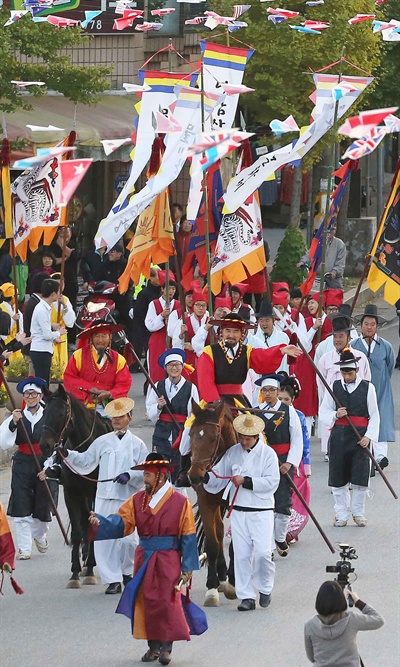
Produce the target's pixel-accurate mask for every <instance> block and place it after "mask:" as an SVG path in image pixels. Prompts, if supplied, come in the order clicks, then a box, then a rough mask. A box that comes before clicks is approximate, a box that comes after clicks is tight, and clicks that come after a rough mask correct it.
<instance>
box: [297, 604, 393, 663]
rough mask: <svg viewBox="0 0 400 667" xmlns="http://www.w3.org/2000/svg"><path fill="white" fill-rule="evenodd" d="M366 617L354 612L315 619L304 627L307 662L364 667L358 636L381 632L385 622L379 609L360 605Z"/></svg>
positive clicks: (316, 617) (358, 605) (315, 617)
mask: <svg viewBox="0 0 400 667" xmlns="http://www.w3.org/2000/svg"><path fill="white" fill-rule="evenodd" d="M357 607H359V608H360V609H361V611H362V614H357V613H354V612H352V611H350V612H347V611H346V612H343V613H342V614H333V615H332V616H319V615H318V616H313V618H311V619H310V620H309V621H307V623H306V624H305V626H304V643H305V647H306V653H307V658H308V659H309V660H310V662H312V663H313V664H314V665H315V667H360V658H359V655H358V649H357V641H356V640H357V632H359V631H362V630H377V629H378V628H380V627H382V625H383V624H384V620H383V618H382V616H381V615H380V614H378V612H377V611H375V609H372V607H370V606H369V605H367V604H365V603H364V602H361V600H358V601H357Z"/></svg>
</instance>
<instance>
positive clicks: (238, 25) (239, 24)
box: [228, 21, 249, 32]
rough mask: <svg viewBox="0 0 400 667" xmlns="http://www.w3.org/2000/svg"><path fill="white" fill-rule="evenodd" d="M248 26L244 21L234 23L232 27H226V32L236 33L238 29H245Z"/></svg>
mask: <svg viewBox="0 0 400 667" xmlns="http://www.w3.org/2000/svg"><path fill="white" fill-rule="evenodd" d="M248 25H249V24H248V23H246V21H235V22H234V23H233V24H232V25H228V32H236V30H240V28H247V26H248Z"/></svg>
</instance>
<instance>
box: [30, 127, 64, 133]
mask: <svg viewBox="0 0 400 667" xmlns="http://www.w3.org/2000/svg"><path fill="white" fill-rule="evenodd" d="M26 127H27V128H28V129H29V130H30V131H31V132H64V129H63V128H62V127H56V126H55V125H27V126H26Z"/></svg>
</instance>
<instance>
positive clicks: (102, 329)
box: [77, 320, 124, 340]
mask: <svg viewBox="0 0 400 667" xmlns="http://www.w3.org/2000/svg"><path fill="white" fill-rule="evenodd" d="M117 331H124V327H123V326H121V325H119V324H112V323H110V322H106V320H94V321H93V322H92V323H91V324H89V326H88V327H86V329H84V330H83V331H81V332H80V333H78V335H77V338H80V340H86V339H87V338H91V337H92V336H93V334H96V333H108V334H110V336H112V334H114V333H117Z"/></svg>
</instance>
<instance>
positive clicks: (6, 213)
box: [0, 138, 13, 248]
mask: <svg viewBox="0 0 400 667" xmlns="http://www.w3.org/2000/svg"><path fill="white" fill-rule="evenodd" d="M12 237H13V227H12V216H11V185H10V142H9V140H8V139H6V138H4V139H3V141H2V145H1V152H0V248H1V246H2V245H3V243H4V241H5V240H6V239H12Z"/></svg>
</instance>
